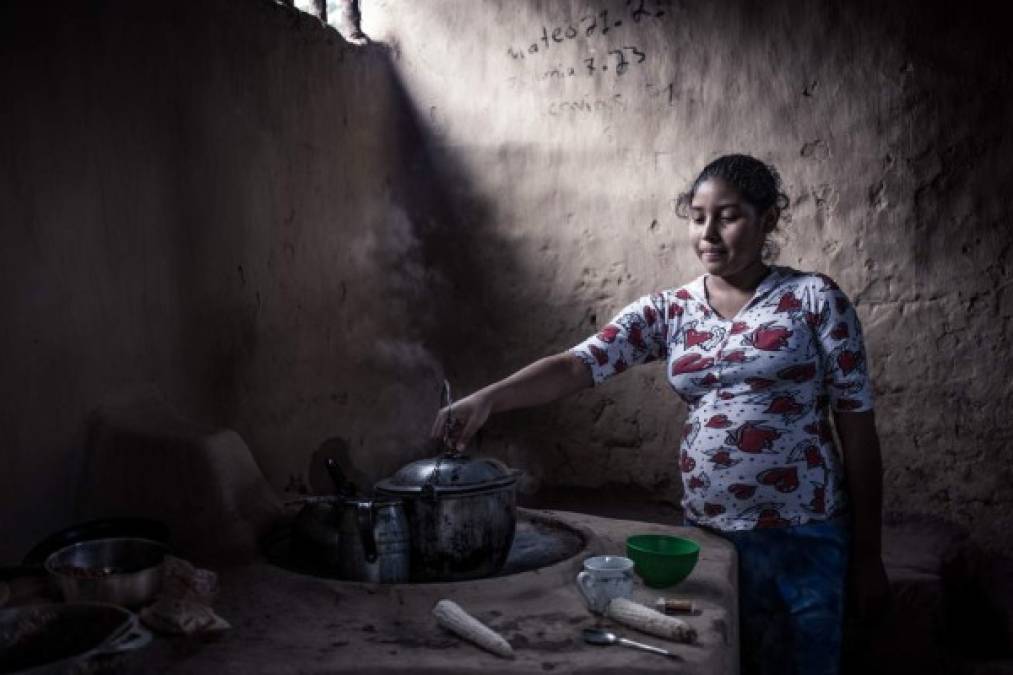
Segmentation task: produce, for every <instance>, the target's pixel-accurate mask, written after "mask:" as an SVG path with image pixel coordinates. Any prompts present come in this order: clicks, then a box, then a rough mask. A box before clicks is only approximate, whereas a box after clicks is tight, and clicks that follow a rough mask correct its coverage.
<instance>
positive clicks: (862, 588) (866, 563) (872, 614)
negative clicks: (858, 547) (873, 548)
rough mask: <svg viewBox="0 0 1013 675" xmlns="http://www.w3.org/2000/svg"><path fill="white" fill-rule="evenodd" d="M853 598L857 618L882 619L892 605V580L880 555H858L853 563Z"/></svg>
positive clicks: (867, 620)
mask: <svg viewBox="0 0 1013 675" xmlns="http://www.w3.org/2000/svg"><path fill="white" fill-rule="evenodd" d="M851 600H852V602H853V603H854V605H853V606H854V608H855V614H856V615H857V616H856V618H857V619H859V620H860V621H863V622H869V621H876V620H878V619H880V618H881V617H882V616H883V614H884V613H885V612H886V610H887V609H888V608H889V606H890V581H889V579H887V576H886V569H884V567H883V560H882V558H881V557H880V556H878V555H876V556H861V555H859V556H856V557H855V558H854V559H853V560H852V563H851Z"/></svg>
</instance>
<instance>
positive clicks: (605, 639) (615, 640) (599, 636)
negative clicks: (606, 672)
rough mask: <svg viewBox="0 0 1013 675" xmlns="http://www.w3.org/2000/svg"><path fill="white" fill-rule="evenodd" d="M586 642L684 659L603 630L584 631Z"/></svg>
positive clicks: (589, 629) (665, 650) (659, 648)
mask: <svg viewBox="0 0 1013 675" xmlns="http://www.w3.org/2000/svg"><path fill="white" fill-rule="evenodd" d="M584 642H587V643H588V644H592V645H622V646H623V647H633V648H634V649H643V650H644V651H645V652H651V653H653V654H661V655H663V656H667V657H669V658H671V659H678V660H679V661H681V660H682V657H681V656H679V655H678V654H673V653H672V652H670V651H668V650H667V649H662V648H661V647H652V646H651V645H645V644H644V643H642V642H634V641H633V640H627V639H626V638H624V637H619V636H618V635H616V634H615V633H610V632H609V631H607V630H601V629H599V628H585V629H584Z"/></svg>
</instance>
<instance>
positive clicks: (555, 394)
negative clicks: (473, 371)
mask: <svg viewBox="0 0 1013 675" xmlns="http://www.w3.org/2000/svg"><path fill="white" fill-rule="evenodd" d="M592 384H594V382H593V380H592V379H591V371H590V370H589V369H588V367H587V366H586V365H584V363H583V362H582V361H581V360H580V359H579V358H578V357H576V356H574V355H573V354H570V353H567V352H562V353H560V354H554V355H552V356H546V357H545V358H544V359H539V360H538V361H535V362H534V363H532V364H530V365H528V366H525V367H524V368H521V369H520V370H518V371H517V372H516V373H514V374H513V375H511V376H510V377H507V378H504V379H502V380H500V381H499V382H494V383H493V384H490V385H489V386H488V387H486V388H485V389H480V390H478V391H476V392H475V393H474V394H472V395H471V396H468V397H466V398H462V399H461V400H460V401H457V402H456V403H454V404H453V405H452V406H449V408H442V409H441V410H440V412H439V413H437V415H436V421H434V422H433V430H432V432H431V435H432V437H433V438H440V439H444V440H445V441H446V443H447V444H448V445H451V446H452V447H453V448H454V449H456V450H463V449H464V448H465V447H466V446H467V445H468V442H469V441H470V440H471V438H472V436H474V435H475V433H476V432H477V431H478V430H479V429H481V428H482V425H483V424H485V421H486V420H487V419H489V415H491V414H492V413H496V412H504V411H506V410H514V409H516V408H527V407H530V406H534V405H542V404H543V403H548V402H549V401H555V400H556V399H559V398H562V397H563V396H567V395H569V394H572V393H574V392H577V391H580V390H581V389H585V388H587V387H590V386H591V385H592ZM448 416H449V417H451V418H452V419H451V420H450V425H449V427H448V424H447V417H448ZM445 434H446V435H448V436H449V438H444V435H445Z"/></svg>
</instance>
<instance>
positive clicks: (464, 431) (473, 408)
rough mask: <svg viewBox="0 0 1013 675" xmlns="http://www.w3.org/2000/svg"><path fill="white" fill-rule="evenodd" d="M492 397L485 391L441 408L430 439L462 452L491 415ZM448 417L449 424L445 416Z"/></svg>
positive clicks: (477, 392)
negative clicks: (440, 441)
mask: <svg viewBox="0 0 1013 675" xmlns="http://www.w3.org/2000/svg"><path fill="white" fill-rule="evenodd" d="M492 405H493V402H492V397H491V396H489V395H488V394H486V393H485V390H482V391H476V392H475V393H474V394H472V395H471V396H468V397H466V398H463V399H461V400H460V401H457V402H456V403H454V404H453V405H452V406H448V407H446V408H441V409H440V412H439V413H437V414H436V420H435V421H434V422H433V430H432V433H431V435H432V437H433V438H438V439H441V440H443V442H444V443H445V444H446V445H447V446H448V447H453V448H454V449H455V450H457V451H459V452H460V451H462V450H464V448H465V447H467V445H468V443H469V442H470V441H471V439H472V437H473V436H474V435H475V433H476V432H478V430H479V429H481V428H482V425H483V424H485V422H486V420H487V419H489V415H490V414H492ZM448 415H450V416H451V417H450V422H449V424H448V422H447V416H448Z"/></svg>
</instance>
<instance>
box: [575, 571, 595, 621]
mask: <svg viewBox="0 0 1013 675" xmlns="http://www.w3.org/2000/svg"><path fill="white" fill-rule="evenodd" d="M577 588H579V589H580V594H581V595H583V596H584V600H586V601H587V606H588V607H589V608H590V609H591V611H592V612H594V611H597V610H595V607H594V598H593V597H592V589H591V575H590V573H588V571H587V570H583V571H582V572H581V573H580V574H578V575H577Z"/></svg>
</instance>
